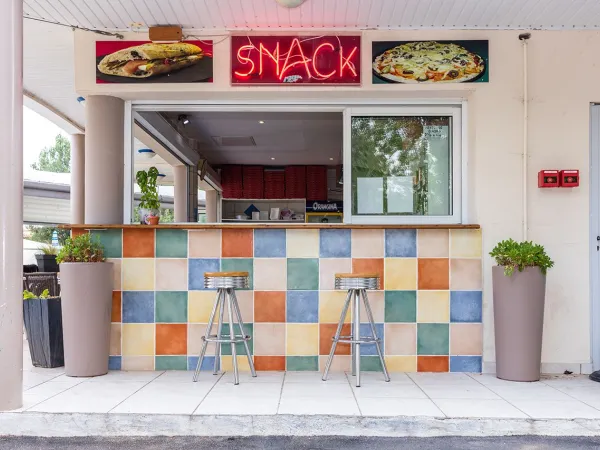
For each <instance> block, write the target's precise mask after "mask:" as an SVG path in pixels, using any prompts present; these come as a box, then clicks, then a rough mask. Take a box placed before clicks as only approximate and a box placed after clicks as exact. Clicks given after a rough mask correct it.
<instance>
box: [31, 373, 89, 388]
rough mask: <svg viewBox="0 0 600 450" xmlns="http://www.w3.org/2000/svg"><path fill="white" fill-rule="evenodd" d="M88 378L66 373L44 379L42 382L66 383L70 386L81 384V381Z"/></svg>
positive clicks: (86, 380)
mask: <svg viewBox="0 0 600 450" xmlns="http://www.w3.org/2000/svg"><path fill="white" fill-rule="evenodd" d="M89 380H90V379H89V378H84V377H68V376H66V375H59V376H57V377H56V378H52V379H51V380H49V381H46V382H45V383H44V384H52V383H61V384H68V385H70V386H71V387H72V386H77V385H78V384H81V383H86V382H88V381H89ZM42 386H43V385H42Z"/></svg>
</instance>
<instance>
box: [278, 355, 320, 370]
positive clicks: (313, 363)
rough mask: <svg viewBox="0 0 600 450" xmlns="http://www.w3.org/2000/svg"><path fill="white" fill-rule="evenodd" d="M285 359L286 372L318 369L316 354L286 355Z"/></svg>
mask: <svg viewBox="0 0 600 450" xmlns="http://www.w3.org/2000/svg"><path fill="white" fill-rule="evenodd" d="M285 360H286V370H287V371H288V372H300V371H308V372H315V371H317V370H319V359H318V357H317V356H287V357H286V358H285Z"/></svg>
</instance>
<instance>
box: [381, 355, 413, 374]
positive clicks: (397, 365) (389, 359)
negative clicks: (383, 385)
mask: <svg viewBox="0 0 600 450" xmlns="http://www.w3.org/2000/svg"><path fill="white" fill-rule="evenodd" d="M385 364H386V366H387V368H388V370H389V371H390V372H416V371H417V357H416V356H386V357H385Z"/></svg>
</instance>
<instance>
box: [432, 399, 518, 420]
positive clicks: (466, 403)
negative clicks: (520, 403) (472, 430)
mask: <svg viewBox="0 0 600 450" xmlns="http://www.w3.org/2000/svg"><path fill="white" fill-rule="evenodd" d="M433 402H434V403H435V404H436V405H437V406H438V408H440V409H441V410H442V412H443V413H444V414H446V415H447V416H448V417H470V418H507V419H508V418H527V415H526V414H524V413H523V412H521V411H519V410H518V409H517V408H515V407H514V406H513V405H511V404H510V403H508V402H507V401H506V400H489V399H486V400H479V399H468V400H467V399H435V400H434V401H433Z"/></svg>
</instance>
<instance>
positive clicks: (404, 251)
mask: <svg viewBox="0 0 600 450" xmlns="http://www.w3.org/2000/svg"><path fill="white" fill-rule="evenodd" d="M385 256H386V257H387V258H415V257H416V256H417V230H394V229H387V230H385Z"/></svg>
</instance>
